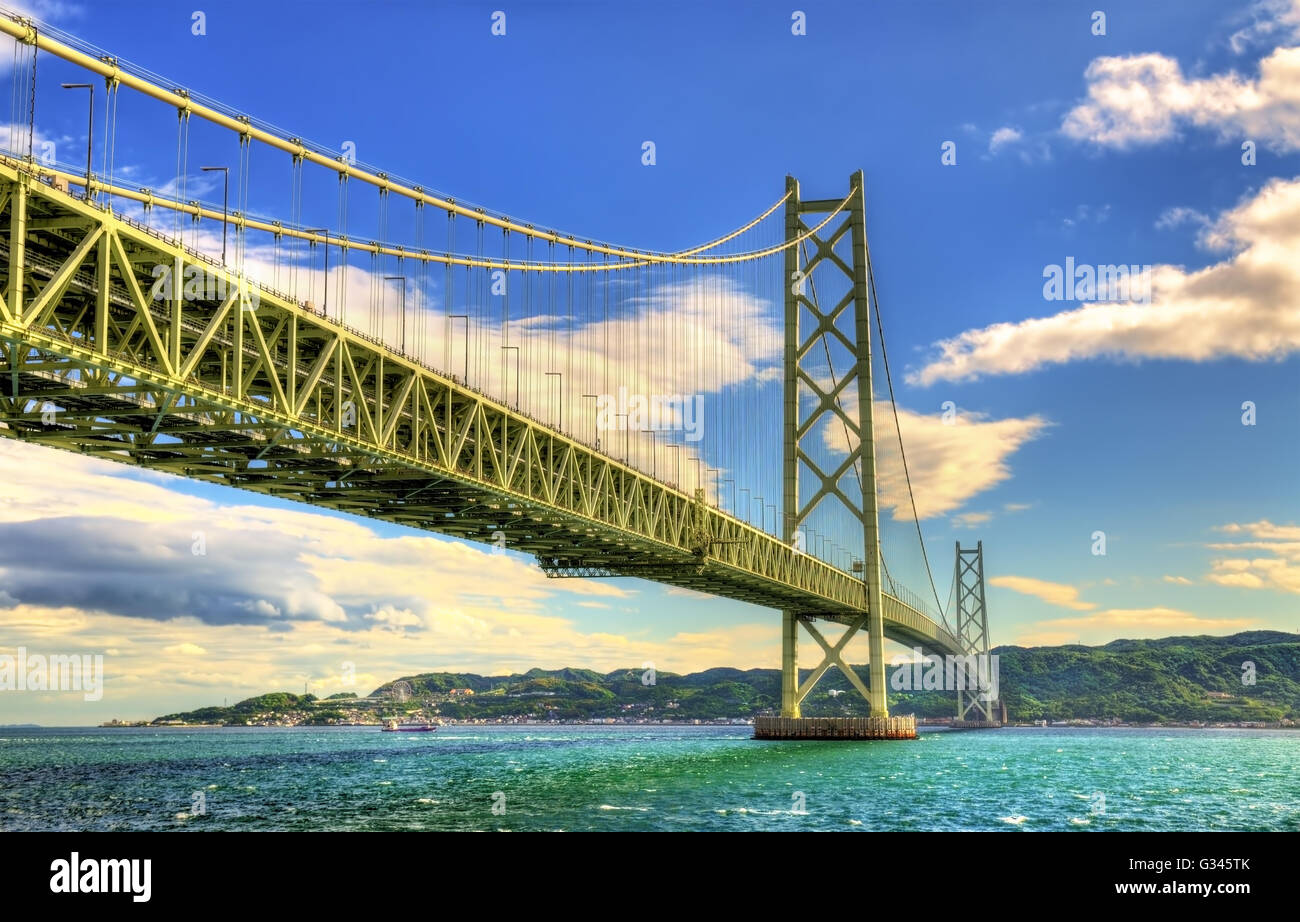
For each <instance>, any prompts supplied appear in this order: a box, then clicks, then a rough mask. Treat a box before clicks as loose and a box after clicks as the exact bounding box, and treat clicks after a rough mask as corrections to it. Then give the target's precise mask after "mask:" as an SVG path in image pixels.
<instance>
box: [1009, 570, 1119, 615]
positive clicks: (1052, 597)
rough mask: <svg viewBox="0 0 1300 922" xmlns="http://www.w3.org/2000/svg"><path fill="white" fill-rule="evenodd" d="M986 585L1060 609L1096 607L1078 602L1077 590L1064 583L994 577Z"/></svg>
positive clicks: (1030, 578) (1077, 609)
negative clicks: (1056, 606)
mask: <svg viewBox="0 0 1300 922" xmlns="http://www.w3.org/2000/svg"><path fill="white" fill-rule="evenodd" d="M988 584H989V585H990V586H999V587H1001V588H1003V589H1010V590H1011V591H1012V592H1019V593H1022V594H1024V595H1032V596H1033V597H1034V598H1037V599H1042V600H1043V601H1044V602H1047V603H1048V604H1049V605H1059V606H1060V607H1061V608H1071V609H1074V610H1075V611H1090V610H1092V609H1094V608H1096V607H1097V606H1096V605H1095V604H1094V603H1092V602H1084V601H1082V600H1080V598H1079V590H1078V589H1077V588H1076V587H1074V586H1070V585H1068V584H1066V583H1053V582H1049V581H1047V580H1044V579H1034V578H1033V577H1029V576H995V577H993V578H991V579H990V580H989V581H988Z"/></svg>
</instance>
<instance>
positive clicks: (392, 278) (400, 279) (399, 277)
mask: <svg viewBox="0 0 1300 922" xmlns="http://www.w3.org/2000/svg"><path fill="white" fill-rule="evenodd" d="M384 281H385V282H401V283H402V355H406V276H404V275H385V276H384Z"/></svg>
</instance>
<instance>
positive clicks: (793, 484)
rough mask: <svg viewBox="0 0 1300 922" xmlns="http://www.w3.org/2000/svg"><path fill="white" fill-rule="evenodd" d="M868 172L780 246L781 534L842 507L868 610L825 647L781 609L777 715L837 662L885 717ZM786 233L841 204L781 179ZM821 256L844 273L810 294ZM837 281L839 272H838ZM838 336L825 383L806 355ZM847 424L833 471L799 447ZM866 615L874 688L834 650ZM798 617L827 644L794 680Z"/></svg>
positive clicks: (793, 537) (791, 711) (789, 536)
mask: <svg viewBox="0 0 1300 922" xmlns="http://www.w3.org/2000/svg"><path fill="white" fill-rule="evenodd" d="M865 182H866V180H865V177H864V175H863V174H862V172H861V171H858V172H856V173H854V174H853V175H852V176H850V177H849V189H850V195H849V205H848V207H847V208H846V209H845V210H844V215H843V217H842V218H841V219H839V220H838V221H833V222H831V223H830V224H828V225H827V226H826V227H825V228H824V230H823V232H822V233H821V234H812V235H811V237H810V238H809V240H810V243H811V244H812V245H813V247H814V248H815V249H814V251H813V252H812V254H811V255H810V256H809V257H808V258H807V260H806V261H802V254H801V253H800V248H799V247H791V248H790V249H788V250H786V257H785V268H786V271H785V278H786V284H787V288H786V294H785V413H784V418H785V438H784V458H783V479H784V494H783V501H784V508H785V517H784V522H785V533H784V537H785V540H786V541H787V543H790V544H792V545H795V544H797V541H798V536H799V530H800V528H801V527H802V525H803V523H804V522H805V521H806V520H807V519H808V517H809V516H810V515H811V514H812V513H813V512H814V511H815V510H816V509H817V508H818V506H820V505H821V503H822V502H823V501H834V502H838V503H839V504H840V505H842V506H843V507H844V508H845V509H846V510H847V511H848V512H849V514H850V515H852V516H853V517H854V518H855V519H857V520H858V522H860V523H861V525H862V547H863V553H862V561H863V574H862V579H863V582H862V586H863V602H864V608H863V611H864V612H865V617H861V616H860V617H859V618H857V619H854V620H853V621H851V622H850V627H849V629H848V630H847V631H846V632H845V634H844V636H843V637H841V638H840V642H839V644H837V646H836V647H834V648H832V647H830V646H828V645H827V644H826V642H825V640H824V638H822V637H821V635H820V634H818V633H817V632H816V631H815V630H814V629H813V628H812V625H811V623H810V622H809V621H808V620H807V619H806V618H805V617H802V616H803V615H804V614H806V613H804V612H800V611H798V610H795V609H786V610H785V611H784V613H783V629H782V657H781V677H782V681H781V716H783V717H798V716H800V708H799V706H800V703H801V702H802V701H803V699H804V698H805V697H806V696H807V694H808V692H810V691H811V690H812V687H813V685H815V684H816V682H817V680H818V679H820V678H821V677H822V675H824V674H825V672H826V670H827V669H828V668H829V667H830V666H831V665H832V664H834V665H838V666H840V667H841V669H843V671H844V672H845V674H846V675H848V676H849V679H850V681H851V682H852V683H853V685H854V687H856V688H857V689H858V691H859V692H861V693H862V694H863V696H864V697H865V698H866V699H867V701H868V702H869V703H870V705H871V716H872V717H888V716H889V707H888V700H887V697H886V694H885V648H884V637H885V623H884V617H885V615H884V599H883V593H882V589H881V584H880V579H881V567H880V531H879V513H878V510H877V496H876V458H875V421H874V405H873V400H872V390H871V313H870V311H871V308H870V303H869V301H868V294H869V292H868V288H867V254H866V246H867V234H866V197H865ZM786 193H787V199H786V239H787V240H793V239H797V238H798V237H799V236H800V235H802V234H805V233H808V232H809V231H810V230H811V228H810V227H809V225H808V224H807V223H806V222H805V220H804V215H808V214H823V215H824V214H827V213H829V212H832V211H834V210H836V209H837V208H838V207H839V203H838V202H831V201H826V200H821V201H804V200H802V199H801V198H800V196H799V183H798V181H797V180H795V179H794V178H793V177H786ZM846 235H847V236H848V237H849V240H850V244H851V253H852V256H851V264H849V263H845V261H844V260H843V259H842V258H841V257H840V255H839V254H838V253H836V252H835V247H836V245H837V244H839V242H840V241H841V240H842V239H843V238H844V237H845V236H846ZM823 263H826V264H829V265H831V266H833V267H834V268H836V269H838V270H840V273H842V275H843V276H844V282H845V284H844V287H843V289H841V290H835V291H832V292H828V291H827V290H826V289H825V288H824V287H823V289H822V291H821V292H818V293H817V295H816V296H813V292H812V290H811V285H810V284H805V282H806V280H809V279H811V277H812V275H813V273H814V271H815V270H816V269H817V267H818V266H820V265H821V264H823ZM835 277H836V278H837V279H838V278H839V277H840V276H839V274H836V276H835ZM849 311H851V312H852V313H851V315H850V316H851V318H852V330H853V335H852V337H850V336H849V335H848V334H846V333H845V331H844V330H843V328H842V327H841V326H840V320H841V318H842V317H844V316H845V315H846V314H847V312H849ZM805 315H807V316H809V317H811V320H812V323H811V324H809V325H808V327H811V329H808V328H807V327H805V326H804V325H803V324H801V322H800V321H801V319H802V317H803V316H805ZM831 337H833V338H835V339H837V340H838V341H839V342H840V343H841V344H842V345H843V346H844V347H845V349H847V350H848V352H849V354H850V355H852V356H853V358H854V361H853V364H852V365H851V366H850V367H848V368H846V369H837V371H839V375H838V377H837V378H836V380H834V381H833V382H832V384H831V386H830V388H829V389H828V388H827V386H826V385H825V383H824V382H822V381H819V380H817V376H816V375H815V374H814V373H813V372H812V371H810V370H808V369H806V368H805V367H804V359H805V358H806V357H808V356H809V354H810V353H811V352H812V351H813V349H814V348H816V347H818V346H820V345H821V344H822V343H823V341H824V340H825V339H826V338H831ZM801 388H805V389H807V391H809V392H810V393H811V394H812V397H813V401H812V403H813V405H812V407H811V409H810V410H809V411H808V412H807V413H806V414H805V413H804V412H803V405H802V404H801V401H800V399H799V398H800V392H801ZM847 395H852V396H853V397H855V398H856V401H857V410H858V412H857V414H856V415H855V414H852V413H849V412H847V411H846V410H845V409H844V399H843V398H844V397H845V396H847ZM827 417H829V418H831V419H832V420H833V421H834V422H836V423H838V424H840V425H842V426H844V428H845V430H846V432H848V433H849V438H848V441H849V446H848V449H849V450H848V451H847V452H846V453H845V455H844V457H843V459H842V460H841V461H840V463H839V465H838V466H837V467H836V468H835V470H833V471H825V470H823V469H822V468H821V466H819V465H818V463H817V462H816V461H815V460H814V459H813V458H812V457H811V456H810V454H809V453H807V452H805V451H804V450H803V442H804V440H805V439H815V438H818V437H819V436H818V429H817V427H818V425H819V424H820V423H822V422H823V421H824V420H826V418H827ZM854 470H857V471H859V473H860V476H861V491H860V492H861V499H860V501H857V502H855V501H854V500H852V499H850V498H849V497H848V496H846V495H845V493H844V491H843V490H842V489H841V487H840V482H841V481H842V480H843V478H844V477H845V475H846V474H848V473H849V472H850V471H854ZM803 476H811V477H812V480H813V486H814V489H813V490H812V491H811V495H810V496H809V497H808V499H807V500H803V499H802V498H801V492H800V489H799V483H800V479H801V477H803ZM863 623H865V624H866V627H867V639H868V644H869V650H870V666H869V669H870V679H871V681H870V686H869V688H865V689H864V688H863V687H862V683H861V681H860V680H859V679H858V677H857V675H856V674H854V673H853V672H852V670H850V669H848V668H847V667H846V666H844V664H843V661H842V660H840V658H839V651H840V650H841V649H842V648H843V645H844V644H846V643H848V640H849V638H851V637H852V636H853V634H855V633H856V632H857V631H858V629H859V628H860V627H862V626H863ZM800 624H802V625H803V626H804V628H805V629H806V630H808V631H809V633H810V634H811V635H812V637H813V639H814V640H816V641H817V642H818V644H819V645H820V646H821V647H822V649H823V650H824V651H825V654H826V655H825V658H824V659H823V661H822V663H821V664H820V665H819V666H818V667H817V668H816V669H815V670H814V671H813V673H812V675H811V676H810V677H809V680H808V682H806V683H805V685H803V686H800V685H799V681H798V680H799V665H798V642H799V627H798V626H799V625H800Z"/></svg>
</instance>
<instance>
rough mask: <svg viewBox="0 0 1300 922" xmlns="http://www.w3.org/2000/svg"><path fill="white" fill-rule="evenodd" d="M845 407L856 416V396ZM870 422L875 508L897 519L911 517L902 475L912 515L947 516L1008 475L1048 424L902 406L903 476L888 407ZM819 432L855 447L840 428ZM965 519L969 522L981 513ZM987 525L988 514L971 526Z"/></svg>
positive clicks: (838, 444)
mask: <svg viewBox="0 0 1300 922" xmlns="http://www.w3.org/2000/svg"><path fill="white" fill-rule="evenodd" d="M844 406H845V410H846V412H848V413H849V414H853V413H856V412H857V400H856V398H855V397H854V396H853V395H852V394H849V395H846V397H845V399H844ZM875 419H876V427H877V430H876V480H877V487H878V492H879V495H880V508H881V509H882V510H886V509H887V510H890V511H891V512H892V515H893V518H894V519H895V520H896V521H906V520H908V519H910V518H911V517H912V504H911V499H910V498H909V497H908V492H907V476H906V475H907V474H910V475H911V480H912V490H913V492H914V494H915V497H916V514H917V517H919V518H922V519H928V518H934V517H937V516H941V515H948V514H949V513H951V512H953V511H954V510H956V509H960V508H961V507H962V505H963V504H965V503H966V501H967V500H969V499H970V498H971V497H973V496H976V495H978V494H980V493H983V492H984V491H985V490H988V489H991V488H992V487H995V486H997V485H998V484H999V483H1002V482H1003V481H1004V480H1007V479H1008V478H1009V477H1011V465H1010V463H1009V459H1010V457H1011V456H1012V455H1013V454H1015V453H1016V451H1018V450H1019V449H1020V447H1021V446H1022V445H1024V444H1025V443H1026V442H1029V441H1032V440H1033V439H1036V438H1038V437H1039V436H1040V435H1041V434H1042V433H1043V432H1044V431H1045V430H1046V428H1047V427H1048V426H1049V425H1050V423H1049V422H1048V421H1047V420H1046V419H1043V418H1042V417H1040V416H1028V417H1023V418H1019V417H1008V418H1006V419H990V418H989V417H987V416H986V415H983V414H980V413H975V412H972V411H969V410H962V411H960V412H955V413H953V414H942V413H935V414H925V413H917V412H915V411H913V410H908V409H905V408H902V407H900V408H899V410H898V426H899V429H901V430H902V434H903V450H904V451H906V452H907V471H906V474H905V472H904V470H903V459H902V455H901V454H900V452H899V448H898V436H897V433H898V429H895V428H894V420H893V410H892V409H891V407H890V404H889V403H887V402H884V401H877V402H876V409H875ZM822 432H823V437H824V442H825V445H826V447H827V448H828V449H830V450H831V451H835V452H844V451H846V450H847V449H848V446H849V445H850V444H852V445H856V444H857V440H856V439H854V438H852V437H851V435H850V434H848V433H846V432H845V431H844V429H843V428H842V427H840V426H836V425H825V426H824V428H823V430H822ZM966 515H967V516H968V518H969V516H972V515H975V516H978V515H980V513H967V514H966ZM986 520H987V515H986V518H985V519H982V520H971V521H969V522H968V524H970V525H975V524H979V522H980V521H986Z"/></svg>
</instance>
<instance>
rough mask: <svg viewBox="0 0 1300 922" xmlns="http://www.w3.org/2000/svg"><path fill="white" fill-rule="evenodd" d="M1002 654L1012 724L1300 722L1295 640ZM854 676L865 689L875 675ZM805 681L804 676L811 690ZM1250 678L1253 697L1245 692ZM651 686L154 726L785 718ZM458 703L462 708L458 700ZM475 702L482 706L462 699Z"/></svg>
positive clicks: (1267, 637)
mask: <svg viewBox="0 0 1300 922" xmlns="http://www.w3.org/2000/svg"><path fill="white" fill-rule="evenodd" d="M994 652H995V653H996V654H997V655H998V663H999V673H1000V679H1001V692H1002V698H1003V700H1004V701H1005V702H1006V705H1007V710H1008V712H1009V716H1010V719H1011V720H1012V721H1034V720H1044V719H1045V720H1068V719H1072V718H1078V719H1095V720H1098V719H1099V720H1107V719H1117V720H1121V721H1124V722H1126V723H1159V722H1164V721H1170V722H1186V721H1206V722H1240V721H1266V722H1277V721H1280V720H1284V719H1289V720H1296V719H1300V637H1298V636H1297V635H1295V634H1283V633H1280V632H1277V631H1252V632H1247V633H1242V634H1235V635H1233V636H1231V637H1208V636H1199V637H1166V638H1163V639H1161V640H1116V641H1113V642H1112V643H1109V644H1106V645H1105V646H1101V647H1085V646H1064V647H1033V648H1028V649H1026V648H1023V647H998V648H997V649H996V650H995V651H994ZM1248 664H1253V669H1252V668H1251V667H1249V666H1248ZM901 668H906V667H901ZM853 669H854V671H855V672H857V674H858V675H859V677H860V678H861V679H862V681H863V683H864V684H866V683H867V682H868V675H867V667H866V666H855V667H853ZM893 672H894V670H892V669H891V670H890V674H891V677H892V675H893ZM1252 672H1253V676H1252ZM807 674H808V671H807V670H805V671H804V672H803V675H802V676H801V678H803V677H806V676H807ZM1252 677H1253V684H1247V682H1246V681H1243V679H1246V680H1250V679H1252ZM648 678H650V677H649V676H648V675H646V673H645V672H644V671H643V670H640V669H619V670H615V671H614V672H610V673H605V674H601V673H598V672H594V671H592V670H589V669H556V670H544V669H530V670H529V671H528V672H526V673H523V674H516V675H508V676H480V675H474V674H472V673H448V672H432V673H422V674H419V675H411V676H405V677H403V678H401V679H394V680H393V681H392V682H389V683H386V684H384V685H382V686H380V687H379V688H377V689H375V690H374V691H373V692H371V693H370V696H369V697H370V698H372V699H374V698H378V699H380V701H379V702H377V703H373V702H372V703H371V704H368V705H366V704H365V703H364V702H357V701H355V700H351V699H349V698H347V697H345V696H331V697H330V698H329V699H326V700H325V701H317V700H316V699H315V698H314V697H313V696H311V695H305V696H299V695H293V694H289V693H287V692H279V693H274V694H269V695H261V696H259V697H256V698H249V699H247V700H244V701H240V702H238V703H237V704H235V705H232V706H230V707H228V708H220V707H208V708H200V709H199V710H196V711H189V712H185V713H181V714H168V715H165V716H164V717H160V718H158V720H157V721H156V722H162V721H177V720H179V721H184V722H186V723H230V724H240V725H242V724H244V723H246V722H249V721H252V720H254V718H256V717H257V716H259V715H267V714H272V715H293V716H294V718H295V719H296V720H298V721H299V722H303V723H331V722H336V721H342V720H345V719H348V718H347V715H348V714H349V713H353V716H354V717H355V711H353V710H352V709H355V708H358V707H369V708H370V709H371V710H372V711H374V712H376V713H377V712H378V711H383V712H385V713H389V712H399V711H404V712H408V713H413V714H415V713H418V714H420V715H423V716H425V717H429V716H434V715H436V716H438V717H443V718H455V719H476V718H478V719H488V720H492V719H498V718H510V717H536V718H541V719H550V720H587V719H593V718H608V717H614V718H630V719H648V720H665V719H669V720H694V719H700V720H705V719H718V718H736V717H753V716H755V715H757V714H761V713H764V712H771V711H773V710H775V709H777V708H779V706H780V696H781V676H780V672H779V670H776V669H749V670H740V669H730V668H726V667H719V668H715V669H707V670H705V671H703V672H696V673H691V674H689V675H676V674H673V673H668V672H659V673H658V674H656V675H654V676H653V679H654V683H653V684H646V682H645V681H643V680H644V679H648ZM398 682H404V683H405V684H406V687H407V688H409V691H410V694H409V696H406V695H399V696H396V697H394V696H393V695H392V691H393V686H394V685H396V684H397V683H398ZM453 689H455V690H457V691H458V694H456V695H452V694H451V692H452V690H453ZM465 689H470V690H472V691H473V692H474V694H473V695H466V694H464V693H463V691H464V690H465ZM837 693H841V694H837ZM889 700H890V708H891V710H892V711H894V712H895V713H901V714H907V713H914V714H916V715H917V716H919V717H950V716H952V713H953V708H954V696H953V694H952V693H950V692H906V691H895V690H894V683H893V682H892V681H891V690H890V694H889ZM866 712H867V707H866V703H865V702H864V701H863V700H862V699H861V697H860V696H858V695H857V694H856V692H853V691H852V689H851V686H850V683H849V682H848V680H847V679H846V678H845V677H844V676H843V675H842V674H840V672H839V671H838V670H831V671H829V672H827V673H826V675H825V677H824V678H823V679H822V681H821V683H820V684H819V685H818V687H817V689H816V691H814V692H813V693H812V694H811V695H810V696H809V697H808V698H807V699H806V700H805V702H804V706H803V713H804V715H805V716H809V717H813V716H829V715H864V714H865V713H866Z"/></svg>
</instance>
